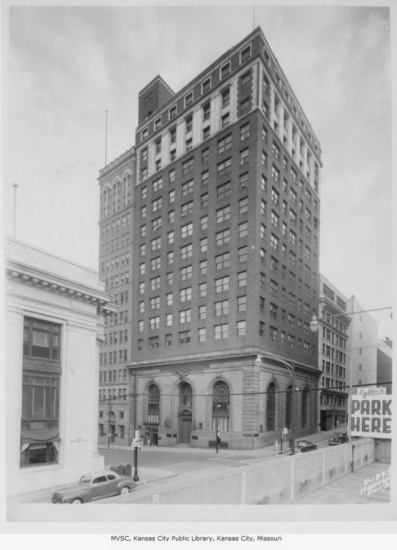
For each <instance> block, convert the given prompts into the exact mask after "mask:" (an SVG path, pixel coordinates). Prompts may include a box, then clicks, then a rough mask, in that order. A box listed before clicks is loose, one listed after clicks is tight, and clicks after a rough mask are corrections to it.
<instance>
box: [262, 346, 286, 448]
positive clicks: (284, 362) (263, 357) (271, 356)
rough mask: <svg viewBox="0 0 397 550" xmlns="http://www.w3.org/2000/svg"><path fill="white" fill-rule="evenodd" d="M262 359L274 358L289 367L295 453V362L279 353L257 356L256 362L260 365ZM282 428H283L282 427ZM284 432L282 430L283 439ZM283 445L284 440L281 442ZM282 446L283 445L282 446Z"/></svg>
mask: <svg viewBox="0 0 397 550" xmlns="http://www.w3.org/2000/svg"><path fill="white" fill-rule="evenodd" d="M262 359H272V360H273V361H278V362H279V363H281V364H282V365H284V367H286V368H287V369H288V372H289V375H290V378H291V447H290V449H291V454H293V455H294V454H295V364H294V363H288V362H287V361H285V359H282V358H281V357H277V355H258V356H257V358H256V364H257V365H258V366H260V365H261V364H262ZM281 430H282V428H281ZM282 437H283V434H282V432H281V439H282ZM281 446H282V442H281ZM281 448H282V447H281Z"/></svg>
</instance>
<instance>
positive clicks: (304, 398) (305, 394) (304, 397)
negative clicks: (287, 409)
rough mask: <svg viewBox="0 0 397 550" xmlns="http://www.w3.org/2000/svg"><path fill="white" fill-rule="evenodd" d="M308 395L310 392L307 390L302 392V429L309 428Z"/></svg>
mask: <svg viewBox="0 0 397 550" xmlns="http://www.w3.org/2000/svg"><path fill="white" fill-rule="evenodd" d="M308 395H309V391H308V389H307V388H305V389H304V390H303V392H302V415H301V416H302V428H307V420H308V404H309V403H308Z"/></svg>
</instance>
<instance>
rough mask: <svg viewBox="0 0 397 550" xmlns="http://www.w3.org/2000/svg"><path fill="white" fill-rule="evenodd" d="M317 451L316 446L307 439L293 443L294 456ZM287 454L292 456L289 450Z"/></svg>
mask: <svg viewBox="0 0 397 550" xmlns="http://www.w3.org/2000/svg"><path fill="white" fill-rule="evenodd" d="M316 449H317V445H315V444H314V443H312V442H311V441H309V440H308V439H301V440H300V441H297V442H296V443H295V454H298V453H307V452H309V451H315V450H316ZM289 454H290V455H291V454H292V451H291V449H290V450H289Z"/></svg>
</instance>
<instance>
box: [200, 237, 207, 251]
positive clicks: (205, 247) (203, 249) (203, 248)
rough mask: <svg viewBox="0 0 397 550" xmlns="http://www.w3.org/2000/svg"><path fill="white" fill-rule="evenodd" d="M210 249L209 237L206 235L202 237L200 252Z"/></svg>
mask: <svg viewBox="0 0 397 550" xmlns="http://www.w3.org/2000/svg"><path fill="white" fill-rule="evenodd" d="M207 250H208V239H207V237H204V239H200V252H201V253H203V252H206V251H207Z"/></svg>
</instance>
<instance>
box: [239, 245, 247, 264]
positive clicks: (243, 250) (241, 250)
mask: <svg viewBox="0 0 397 550" xmlns="http://www.w3.org/2000/svg"><path fill="white" fill-rule="evenodd" d="M247 258H248V249H247V247H246V246H243V247H242V248H239V249H238V261H239V262H240V263H241V262H246V261H247Z"/></svg>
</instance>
